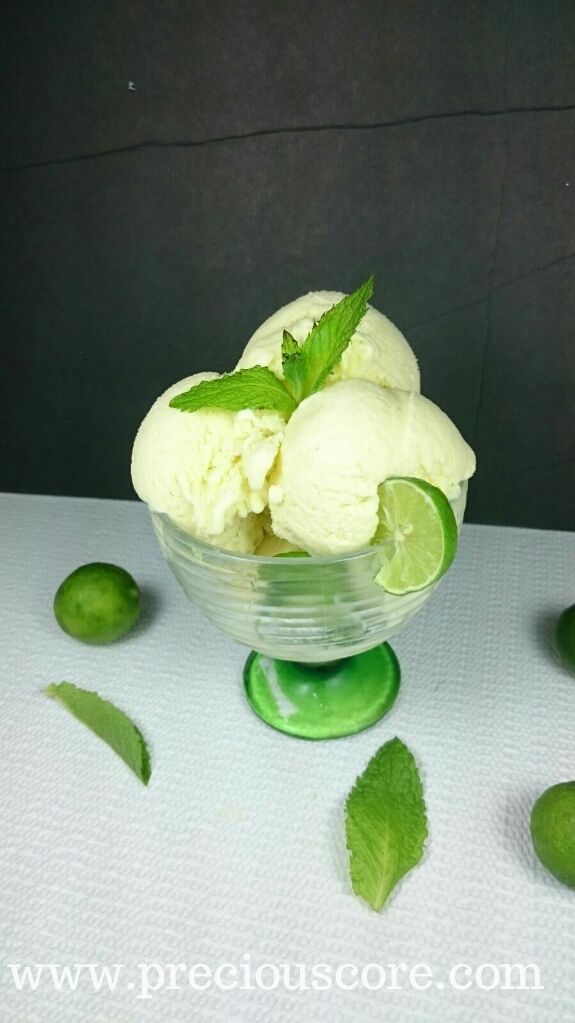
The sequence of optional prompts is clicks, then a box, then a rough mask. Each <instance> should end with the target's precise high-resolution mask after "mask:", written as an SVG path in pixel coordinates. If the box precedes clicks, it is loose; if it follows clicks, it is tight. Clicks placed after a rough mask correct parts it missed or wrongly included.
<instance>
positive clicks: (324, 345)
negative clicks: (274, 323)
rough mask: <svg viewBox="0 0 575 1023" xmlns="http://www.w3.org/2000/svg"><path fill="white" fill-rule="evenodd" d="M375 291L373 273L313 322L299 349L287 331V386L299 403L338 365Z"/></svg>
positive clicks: (284, 364) (285, 339)
mask: <svg viewBox="0 0 575 1023" xmlns="http://www.w3.org/2000/svg"><path fill="white" fill-rule="evenodd" d="M372 294H373V277H369V278H368V280H367V281H365V282H364V284H362V285H361V287H359V288H358V289H357V291H354V292H352V294H351V295H346V296H345V297H344V298H342V299H341V301H339V302H337V303H336V304H335V305H334V306H332V307H331V309H328V310H327V312H325V313H324V314H323V316H322V317H321V319H320V320H318V322H317V323H315V324H314V326H313V327H312V329H311V331H310V333H309V334H308V336H307V337H306V339H305V341H304V342H303V344H302V345H301V346H300V347H299V350H298V351H297V353H296V352H295V351H294V349H293V344H292V342H293V343H295V344H297V342H295V340H294V338H293V337H292V336H291V334H289V333H288V331H284V341H283V344H282V363H283V371H284V378H285V381H286V384H287V387H288V388H289V390H290V391H291V393H292V394H293V396H294V398H295V400H296V401H297V402H298V403H299V402H300V401H303V399H304V398H307V397H308V395H310V394H313V393H314V392H315V391H318V390H319V389H320V387H321V386H322V384H323V383H325V381H326V380H327V378H328V376H329V374H330V373H331V371H332V370H333V369H335V367H336V366H337V364H338V362H339V360H340V359H341V357H342V355H343V353H344V352H345V350H346V348H347V346H348V344H349V342H350V341H351V338H352V335H353V334H354V332H355V331H356V329H357V327H358V326H359V323H360V322H361V320H362V319H363V317H364V316H365V314H366V312H367V303H368V299H370V298H371V296H372Z"/></svg>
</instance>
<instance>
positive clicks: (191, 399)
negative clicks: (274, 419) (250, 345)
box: [170, 366, 296, 416]
mask: <svg viewBox="0 0 575 1023" xmlns="http://www.w3.org/2000/svg"><path fill="white" fill-rule="evenodd" d="M170 407H171V408H177V409H180V411H181V412H197V411H198V409H201V408H223V409H228V410H229V411H231V412H239V411H240V409H244V408H265V409H271V410H273V411H276V412H282V413H283V414H284V415H286V416H290V415H291V413H292V412H293V411H294V410H295V407H296V403H295V401H294V399H293V398H292V396H291V394H290V393H289V391H288V390H287V388H286V387H285V385H284V383H283V381H282V380H278V378H277V377H276V376H275V375H274V374H273V373H272V371H271V369H267V367H266V366H252V367H251V368H250V369H239V370H238V371H237V372H236V373H226V374H225V376H222V377H218V379H217V380H202V381H201V383H199V384H196V386H195V387H191V388H190V390H189V391H184V392H183V393H182V394H177V395H176V397H175V398H172V400H171V402H170Z"/></svg>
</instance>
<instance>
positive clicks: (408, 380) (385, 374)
mask: <svg viewBox="0 0 575 1023" xmlns="http://www.w3.org/2000/svg"><path fill="white" fill-rule="evenodd" d="M342 298H344V294H343V292H341V291H310V292H309V294H307V295H302V296H301V298H296V299H295V301H294V302H290V303H289V304H288V305H285V306H282V308H281V309H278V310H277V312H275V313H273V315H272V316H270V317H269V319H267V320H265V321H264V323H262V324H261V326H260V327H258V329H257V330H256V332H255V334H253V335H252V337H251V338H250V340H249V341H248V343H247V345H246V347H245V349H244V351H243V354H242V356H241V358H240V360H239V362H238V364H237V369H246V368H248V367H250V366H269V368H270V369H271V370H272V371H273V372H274V373H275V374H276V376H280V377H281V376H283V372H282V357H281V345H282V338H283V332H284V330H288V331H289V332H290V334H292V335H293V337H295V339H296V341H298V342H299V343H300V344H301V343H302V341H305V339H306V337H307V335H308V334H309V332H310V330H311V329H312V327H313V325H314V323H315V322H316V321H317V320H319V319H320V318H321V316H322V315H323V314H324V313H325V312H327V310H328V309H330V308H331V307H332V306H334V305H335V304H336V302H339V301H340V300H341V299H342ZM348 379H363V380H372V381H373V382H374V383H376V384H381V385H383V386H385V387H400V388H403V389H404V390H406V391H419V369H418V366H417V360H416V358H415V355H414V354H413V352H412V350H411V348H410V346H409V344H408V342H407V341H406V339H405V338H404V336H403V334H402V333H401V331H400V330H398V329H397V327H395V326H394V325H393V323H392V322H391V320H388V318H387V316H384V315H383V313H380V312H378V310H377V309H374V308H373V307H372V306H368V309H367V312H366V314H365V316H364V317H363V319H362V321H361V323H360V324H359V327H358V328H357V330H356V331H355V333H354V334H353V336H352V339H351V341H350V343H349V345H348V347H347V348H346V350H345V352H344V353H343V356H342V359H341V362H340V363H339V364H338V365H337V366H336V368H335V370H334V371H333V372H332V373H331V375H330V377H329V379H328V383H334V382H335V381H337V380H348Z"/></svg>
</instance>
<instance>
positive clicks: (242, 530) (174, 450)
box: [132, 373, 286, 554]
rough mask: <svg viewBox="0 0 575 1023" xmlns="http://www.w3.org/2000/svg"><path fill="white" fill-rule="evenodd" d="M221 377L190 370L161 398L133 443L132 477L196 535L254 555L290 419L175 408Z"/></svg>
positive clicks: (152, 501) (150, 500)
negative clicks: (185, 394)
mask: <svg viewBox="0 0 575 1023" xmlns="http://www.w3.org/2000/svg"><path fill="white" fill-rule="evenodd" d="M217 376H218V374H217V373H197V374H196V375H195V376H191V377H186V378H185V379H184V380H180V381H179V382H178V383H176V384H174V385H173V386H172V387H169V388H168V390H167V391H165V393H164V394H162V395H161V396H160V397H159V398H158V400H157V401H156V402H155V403H154V405H153V406H152V408H151V409H150V411H149V412H148V414H147V416H146V417H145V419H144V421H143V422H142V424H141V426H140V429H139V430H138V434H137V436H136V440H135V442H134V448H133V452H132V481H133V484H134V489H135V490H136V493H137V494H138V496H139V497H140V498H141V499H142V501H146V502H147V504H149V505H150V508H152V509H153V510H154V511H159V512H165V513H166V514H167V515H169V516H170V518H171V519H173V520H174V522H177V523H178V525H180V526H181V527H182V528H183V529H185V530H187V532H189V533H191V534H192V535H193V536H196V537H197V538H198V539H200V540H204V541H206V542H208V543H212V544H215V545H216V546H218V547H223V548H225V549H226V550H233V551H239V552H241V553H248V554H251V553H253V551H254V550H255V548H256V547H257V546H258V544H260V543H261V541H262V539H263V522H262V515H261V512H263V510H264V508H265V507H266V504H267V497H268V474H269V472H270V469H271V468H272V466H273V464H274V460H275V458H276V455H277V452H278V448H279V445H280V443H281V440H282V437H283V432H284V429H285V425H286V424H285V420H284V418H283V416H281V415H280V413H279V412H265V411H254V410H251V409H245V410H243V411H241V412H227V411H224V410H221V409H215V408H211V409H202V410H201V411H199V412H193V413H189V412H180V411H179V410H178V409H173V408H170V406H169V403H170V399H171V398H173V397H174V396H175V395H177V394H180V393H181V392H182V391H186V390H188V389H189V388H190V387H192V386H193V385H195V384H198V383H200V382H201V381H202V380H213V379H216V378H217Z"/></svg>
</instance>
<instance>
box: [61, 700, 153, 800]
mask: <svg viewBox="0 0 575 1023" xmlns="http://www.w3.org/2000/svg"><path fill="white" fill-rule="evenodd" d="M44 692H45V693H46V694H47V695H48V696H51V697H52V699H54V700H57V701H58V703H61V704H62V705H63V706H64V707H66V710H69V711H70V713H71V714H73V715H74V717H76V718H78V720H79V721H81V722H82V724H84V725H87V726H88V728H90V729H91V730H92V731H93V732H94V733H95V734H96V735H97V736H98V737H99V738H100V739H103V740H104V742H107V743H108V746H111V748H112V749H113V750H114V752H115V753H117V754H118V756H119V757H121V758H122V760H123V761H124V762H125V763H126V764H127V765H128V767H130V768H131V769H132V771H133V772H134V774H135V775H137V776H138V778H139V779H140V781H142V782H143V783H144V785H147V784H148V782H149V780H150V777H151V774H152V769H151V766H150V755H149V753H148V748H147V746H146V742H145V740H144V737H143V735H142V733H141V732H140V730H139V729H138V728H136V726H135V724H134V723H133V722H132V721H130V718H129V717H127V715H126V714H124V712H123V711H121V710H118V708H117V707H114V704H113V703H109V702H108V701H107V700H103V699H102V697H101V696H99V695H98V693H94V692H90V691H89V690H87V689H80V688H79V687H78V686H75V685H72V683H71V682H60V683H59V684H57V685H51V686H47V688H46V689H45V690H44Z"/></svg>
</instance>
